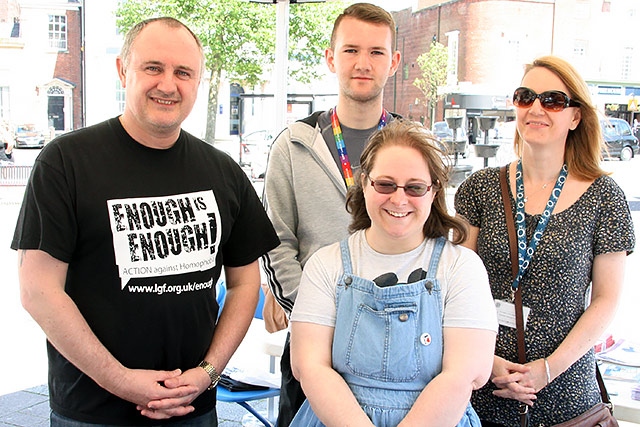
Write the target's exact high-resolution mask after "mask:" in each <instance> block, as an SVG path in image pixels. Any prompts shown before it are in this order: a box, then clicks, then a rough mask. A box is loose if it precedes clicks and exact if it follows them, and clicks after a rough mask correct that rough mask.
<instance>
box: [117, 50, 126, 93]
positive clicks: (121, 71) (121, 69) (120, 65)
mask: <svg viewBox="0 0 640 427" xmlns="http://www.w3.org/2000/svg"><path fill="white" fill-rule="evenodd" d="M116 68H117V70H118V77H119V78H120V83H121V84H122V87H123V88H125V87H127V70H126V69H125V67H124V61H123V60H122V58H120V57H119V56H118V57H117V58H116Z"/></svg>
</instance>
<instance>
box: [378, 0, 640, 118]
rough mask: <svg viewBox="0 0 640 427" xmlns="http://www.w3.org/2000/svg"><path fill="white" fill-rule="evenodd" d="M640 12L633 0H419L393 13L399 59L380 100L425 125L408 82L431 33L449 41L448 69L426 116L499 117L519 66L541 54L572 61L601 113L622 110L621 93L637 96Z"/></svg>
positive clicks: (419, 100)
mask: <svg viewBox="0 0 640 427" xmlns="http://www.w3.org/2000/svg"><path fill="white" fill-rule="evenodd" d="M639 15H640V3H639V2H637V0H616V1H615V2H612V1H609V0H449V1H446V0H445V1H442V0H440V1H436V0H421V1H420V0H419V1H418V6H417V7H415V8H413V10H412V9H405V10H401V11H397V12H393V16H394V19H395V20H396V25H397V28H398V46H397V48H398V50H399V51H400V52H401V53H402V63H401V65H400V68H399V70H398V73H397V75H396V76H395V77H394V78H392V79H390V81H389V82H388V83H387V86H386V87H385V107H386V108H388V109H391V110H393V111H396V112H398V113H400V114H402V115H404V116H405V117H409V118H411V119H413V120H419V121H423V122H424V123H425V124H426V125H427V126H428V125H429V124H430V119H431V118H430V115H429V111H427V110H426V108H425V107H424V106H423V102H422V100H423V95H422V93H421V92H420V91H419V90H418V89H417V88H416V87H415V86H414V85H413V82H414V81H415V79H416V78H417V77H419V76H420V74H421V70H420V68H419V66H418V64H417V63H416V59H417V58H418V56H419V55H420V54H421V53H423V52H426V51H428V49H429V46H430V45H431V42H432V40H435V41H438V42H439V43H442V44H443V45H445V46H447V47H448V53H449V62H450V64H451V65H452V67H453V68H452V71H451V72H450V76H449V81H448V85H447V86H446V87H443V88H442V90H443V92H444V93H446V94H447V95H446V97H445V98H444V99H443V100H442V101H440V102H439V103H438V107H437V108H436V115H435V118H434V120H433V121H438V120H442V119H443V117H446V116H451V115H467V116H477V115H498V116H499V117H502V119H503V120H506V119H507V117H508V116H510V115H513V113H512V108H511V107H510V97H511V94H512V92H513V89H514V88H515V87H517V86H518V84H519V81H520V79H521V77H522V72H523V65H524V64H525V63H527V62H530V61H531V60H532V59H534V58H535V57H537V56H540V55H546V54H555V55H558V56H562V57H564V58H565V59H567V60H569V61H570V62H572V63H573V64H574V65H575V66H576V67H577V68H578V70H579V71H580V73H581V74H582V76H583V77H584V78H585V80H587V82H588V83H589V84H590V87H591V89H592V95H593V97H594V102H595V103H596V104H597V105H598V106H599V108H600V109H601V110H602V111H603V113H606V114H609V115H612V111H611V108H615V109H617V110H622V109H625V110H626V108H622V106H623V105H624V106H625V107H626V104H627V99H629V97H632V96H638V95H640V55H639V54H638V49H637V48H635V46H634V44H635V34H634V33H635V30H634V29H635V28H637V21H638V18H640V16H639ZM612 105H615V107H611V106H612ZM625 118H627V119H628V120H630V121H631V120H632V117H631V115H629V117H625ZM471 122H472V121H470V122H469V124H468V126H467V127H468V128H469V127H470V126H472V123H471Z"/></svg>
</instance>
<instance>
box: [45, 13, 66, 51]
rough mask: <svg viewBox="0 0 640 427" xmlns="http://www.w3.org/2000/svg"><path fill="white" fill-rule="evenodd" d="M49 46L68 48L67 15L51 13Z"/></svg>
mask: <svg viewBox="0 0 640 427" xmlns="http://www.w3.org/2000/svg"><path fill="white" fill-rule="evenodd" d="M49 47H52V48H54V49H59V50H67V17H66V16H64V15H49Z"/></svg>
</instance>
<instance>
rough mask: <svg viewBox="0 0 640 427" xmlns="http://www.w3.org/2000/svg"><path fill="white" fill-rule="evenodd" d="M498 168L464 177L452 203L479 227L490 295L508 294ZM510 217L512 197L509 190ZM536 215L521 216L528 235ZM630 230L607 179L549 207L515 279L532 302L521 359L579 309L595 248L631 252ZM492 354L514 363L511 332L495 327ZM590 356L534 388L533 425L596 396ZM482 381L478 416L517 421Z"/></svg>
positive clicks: (623, 205) (511, 406)
mask: <svg viewBox="0 0 640 427" xmlns="http://www.w3.org/2000/svg"><path fill="white" fill-rule="evenodd" d="M499 175H500V174H499V168H485V169H482V170H479V171H477V172H475V173H474V174H472V175H471V176H470V177H469V178H468V179H467V180H466V181H465V182H463V183H462V184H461V185H460V187H459V188H458V191H457V192H456V195H455V209H456V212H457V213H458V214H460V215H461V216H463V217H465V218H466V219H467V220H468V221H469V223H470V224H471V225H473V226H475V227H479V228H480V232H479V236H478V254H479V255H480V258H481V259H482V260H483V262H484V265H485V267H486V269H487V273H488V274H489V282H490V284H491V292H492V294H493V297H494V298H496V299H500V300H507V299H509V298H510V288H511V277H512V275H511V274H512V273H511V262H510V259H509V238H508V235H507V227H506V223H505V216H504V207H503V204H502V196H501V192H500V178H499ZM510 197H511V203H512V206H513V212H512V214H513V215H514V216H515V200H514V196H513V194H511V191H510ZM539 217H540V216H539V215H528V214H527V215H526V220H525V221H526V225H527V227H526V228H527V241H528V240H529V239H530V238H531V235H532V234H533V231H534V230H535V227H536V224H537V222H538V219H539ZM634 245H635V234H634V231H633V223H632V220H631V213H630V211H629V205H628V204H627V202H626V199H625V195H624V193H623V191H622V189H620V187H619V186H618V185H617V184H616V183H615V181H614V180H613V179H611V178H610V177H608V176H601V177H599V178H598V179H596V180H595V181H594V182H593V184H591V186H590V187H589V188H588V189H587V191H586V192H585V193H584V194H583V195H582V196H580V198H579V199H578V200H577V201H576V202H575V203H574V204H573V205H571V206H570V207H569V208H567V209H566V210H564V211H562V212H558V213H554V214H553V215H552V216H551V219H550V221H549V223H548V225H547V228H546V230H545V232H544V234H543V236H542V238H541V240H540V243H539V244H538V247H537V249H536V252H535V253H534V255H533V258H532V260H531V264H530V265H529V268H528V270H527V272H526V274H525V275H524V277H523V278H522V279H521V281H520V286H521V288H522V299H523V305H524V306H526V307H529V308H531V312H530V314H529V317H528V321H527V328H526V331H525V342H526V345H525V347H526V354H527V360H529V361H531V360H536V359H539V358H543V357H546V356H548V355H550V354H551V353H552V352H553V351H554V350H555V349H556V348H557V347H558V346H559V345H560V343H561V342H562V341H563V340H564V338H565V337H566V336H567V334H568V333H569V331H571V328H573V325H575V323H576V322H577V321H578V319H579V318H580V316H581V315H582V313H583V312H584V310H585V302H586V301H587V298H588V296H587V293H588V289H589V288H590V286H589V285H590V282H591V268H592V265H593V259H594V258H595V257H596V256H597V255H600V254H605V253H611V252H622V251H626V252H627V253H630V252H631V251H633V248H634ZM496 355H498V356H500V357H503V358H505V359H507V360H510V361H513V362H517V361H518V355H517V347H516V330H515V328H509V327H505V326H502V325H501V326H500V330H499V333H498V337H497V342H496ZM595 367H596V364H595V356H594V353H593V350H591V351H589V352H587V354H585V355H584V356H583V357H582V358H580V359H579V360H578V361H577V362H576V363H574V364H573V365H572V366H571V367H570V368H569V369H567V370H566V371H565V372H564V373H562V374H561V375H560V376H558V377H557V378H556V379H555V380H554V381H553V382H552V383H551V384H549V385H548V386H547V387H545V388H543V389H542V390H541V391H540V392H538V394H537V397H538V398H537V400H536V402H535V404H534V406H533V408H532V410H531V422H532V424H531V425H532V426H536V427H538V426H551V425H553V424H558V423H561V422H564V421H567V420H569V419H571V418H573V417H575V416H578V415H580V414H581V413H582V412H584V411H586V410H587V409H589V408H590V407H591V406H593V405H594V404H596V403H597V402H599V401H600V394H599V389H598V383H597V381H596V378H595ZM495 389H496V387H495V386H494V385H493V384H492V383H491V382H490V381H489V382H488V384H487V385H485V386H484V387H483V388H482V389H480V390H478V391H476V392H474V393H473V396H472V403H473V406H474V408H475V409H476V411H477V412H478V414H479V415H480V419H481V420H484V421H491V422H494V423H497V424H502V425H504V426H516V425H519V419H520V418H519V415H518V413H517V407H518V403H519V402H517V401H515V400H511V399H504V398H500V397H496V396H493V395H492V394H491V392H492V391H493V390H495Z"/></svg>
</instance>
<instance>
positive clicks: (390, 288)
mask: <svg viewBox="0 0 640 427" xmlns="http://www.w3.org/2000/svg"><path fill="white" fill-rule="evenodd" d="M433 144H434V143H433V140H432V139H431V137H430V136H429V135H428V134H427V133H426V132H425V131H424V129H422V128H420V127H419V126H417V125H415V124H412V123H408V122H404V121H402V120H396V121H394V122H392V123H390V124H388V125H387V126H386V127H385V128H384V129H382V130H380V131H378V132H376V133H374V134H373V135H372V137H371V140H370V142H369V144H368V146H367V147H366V148H365V150H364V152H363V154H362V157H361V174H360V176H359V179H356V185H354V186H353V187H351V188H350V189H349V192H348V195H347V206H348V209H349V211H350V212H351V214H352V218H353V221H352V224H351V226H350V229H351V231H352V232H353V234H352V235H351V236H350V237H349V238H348V239H346V240H344V241H342V242H339V243H336V244H333V245H330V246H327V247H325V248H323V249H321V250H319V251H318V252H317V253H316V254H314V255H313V256H312V257H311V259H309V261H308V262H307V264H306V265H305V269H304V272H303V276H302V280H301V284H300V289H299V294H298V296H297V299H296V305H295V307H294V310H293V313H292V316H291V322H292V331H291V357H292V366H293V370H294V373H295V374H296V376H297V378H298V379H299V380H300V382H301V384H302V387H303V389H304V391H305V394H306V395H307V399H308V400H307V401H306V402H305V403H304V405H303V406H302V408H301V409H300V411H299V412H298V414H297V415H296V417H295V418H294V420H293V422H292V424H291V426H294V427H297V426H300V427H313V426H323V425H327V426H333V425H349V426H352V425H353V426H377V427H395V426H417V425H429V426H448V427H452V426H456V425H458V426H474V427H476V426H479V425H480V422H479V420H478V417H477V415H476V414H475V411H474V410H473V408H471V406H470V404H469V396H470V394H471V391H472V390H473V389H476V388H478V387H480V386H482V385H483V384H484V383H485V382H486V381H487V379H488V378H489V374H490V372H491V364H492V360H493V346H494V342H495V333H496V330H497V321H496V314H495V307H494V305H493V301H492V299H491V295H490V291H489V287H488V280H487V275H486V271H485V270H484V268H483V266H482V263H481V261H480V259H479V258H478V257H477V256H476V255H475V253H473V252H472V251H469V250H467V249H465V248H462V247H460V246H458V245H456V244H453V243H451V242H449V241H447V240H446V237H447V236H448V235H449V232H450V230H453V231H454V236H455V241H454V243H458V242H460V241H461V240H463V236H466V229H465V228H464V225H463V224H462V223H461V222H460V221H459V220H458V219H456V218H454V217H452V216H450V215H449V214H448V212H447V207H446V200H445V195H444V192H443V191H441V188H444V186H446V184H447V181H448V179H447V169H446V167H445V165H444V164H443V161H442V158H443V157H442V156H441V153H440V152H439V151H438V150H437V149H436V148H435V147H434V145H433ZM400 190H402V191H400ZM398 278H400V279H398Z"/></svg>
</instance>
